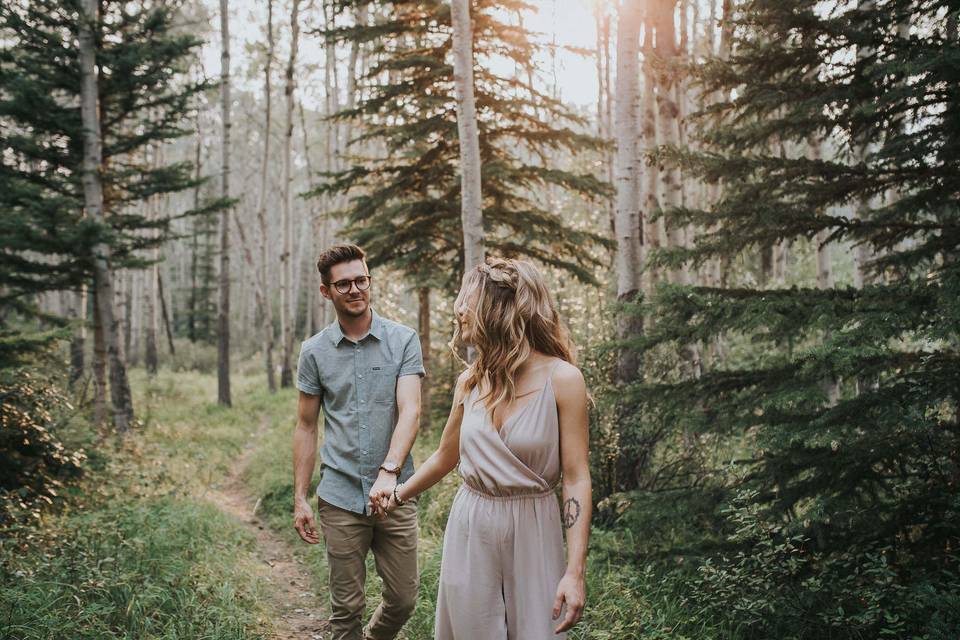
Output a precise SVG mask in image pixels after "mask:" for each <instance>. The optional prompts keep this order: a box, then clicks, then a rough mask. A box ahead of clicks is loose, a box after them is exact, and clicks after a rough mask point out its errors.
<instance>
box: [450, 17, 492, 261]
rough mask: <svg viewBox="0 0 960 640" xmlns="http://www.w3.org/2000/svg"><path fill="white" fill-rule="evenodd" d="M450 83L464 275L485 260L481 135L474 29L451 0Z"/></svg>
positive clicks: (468, 18)
mask: <svg viewBox="0 0 960 640" xmlns="http://www.w3.org/2000/svg"><path fill="white" fill-rule="evenodd" d="M450 19H451V22H452V26H453V83H454V93H455V95H456V101H457V133H458V136H459V140H460V191H461V193H460V196H461V200H460V218H461V221H462V224H463V268H464V271H466V270H468V269H470V268H471V267H473V266H474V265H478V264H481V263H482V262H483V260H484V254H485V250H484V233H483V209H482V206H483V201H482V191H481V185H480V132H479V129H478V124H477V110H476V103H475V100H474V95H473V27H472V25H471V20H470V0H451V2H450Z"/></svg>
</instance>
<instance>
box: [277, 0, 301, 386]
mask: <svg viewBox="0 0 960 640" xmlns="http://www.w3.org/2000/svg"><path fill="white" fill-rule="evenodd" d="M299 15H300V0H293V7H292V9H291V12H290V28H291V39H290V57H289V59H288V60H287V72H286V86H285V88H284V95H285V96H286V120H285V121H284V134H283V253H282V254H281V255H280V264H281V268H282V269H283V272H282V274H281V278H280V333H281V345H280V348H281V350H282V356H281V359H280V386H281V387H283V388H286V387H290V386H293V368H292V367H291V365H290V360H291V355H290V352H291V351H292V350H293V316H294V308H295V302H296V297H295V296H294V295H293V292H292V291H291V288H292V286H293V262H294V261H293V223H292V211H291V208H292V207H291V201H290V199H291V196H292V194H291V190H290V180H291V176H290V155H291V149H290V147H291V145H292V142H293V105H294V102H293V90H294V76H293V71H294V66H295V65H296V61H297V48H298V46H299V39H300V25H299Z"/></svg>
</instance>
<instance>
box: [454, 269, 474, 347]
mask: <svg viewBox="0 0 960 640" xmlns="http://www.w3.org/2000/svg"><path fill="white" fill-rule="evenodd" d="M468 286H469V285H467V284H464V286H463V288H461V289H460V294H459V295H457V301H456V304H455V305H454V308H453V312H454V314H455V315H456V317H457V322H458V323H459V325H460V339H461V340H463V342H464V344H473V339H474V332H475V331H476V318H477V299H478V298H479V297H480V294H479V292H478V291H477V288H476V287H470V288H469V289H468V288H467V287H468Z"/></svg>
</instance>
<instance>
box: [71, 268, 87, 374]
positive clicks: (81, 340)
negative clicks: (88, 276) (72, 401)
mask: <svg viewBox="0 0 960 640" xmlns="http://www.w3.org/2000/svg"><path fill="white" fill-rule="evenodd" d="M72 316H73V320H74V321H75V322H76V323H77V326H76V328H75V329H74V332H73V335H72V336H71V338H70V387H71V388H73V387H75V386H76V384H77V383H78V382H79V381H80V380H81V379H82V378H83V374H84V368H85V366H84V364H85V363H84V360H85V356H86V354H85V351H86V345H87V285H85V284H84V285H80V291H79V292H77V293H75V294H73V305H72Z"/></svg>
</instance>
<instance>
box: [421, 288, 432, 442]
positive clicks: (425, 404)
mask: <svg viewBox="0 0 960 640" xmlns="http://www.w3.org/2000/svg"><path fill="white" fill-rule="evenodd" d="M417 302H418V314H417V320H418V323H417V324H418V331H419V333H420V348H421V350H422V352H423V368H424V369H425V370H426V372H427V374H426V375H425V376H424V377H423V379H422V380H421V384H420V430H421V431H426V430H428V429H430V407H431V398H432V392H433V376H432V375H431V374H430V368H431V366H432V362H431V358H430V288H429V287H420V288H419V289H418V290H417Z"/></svg>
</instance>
